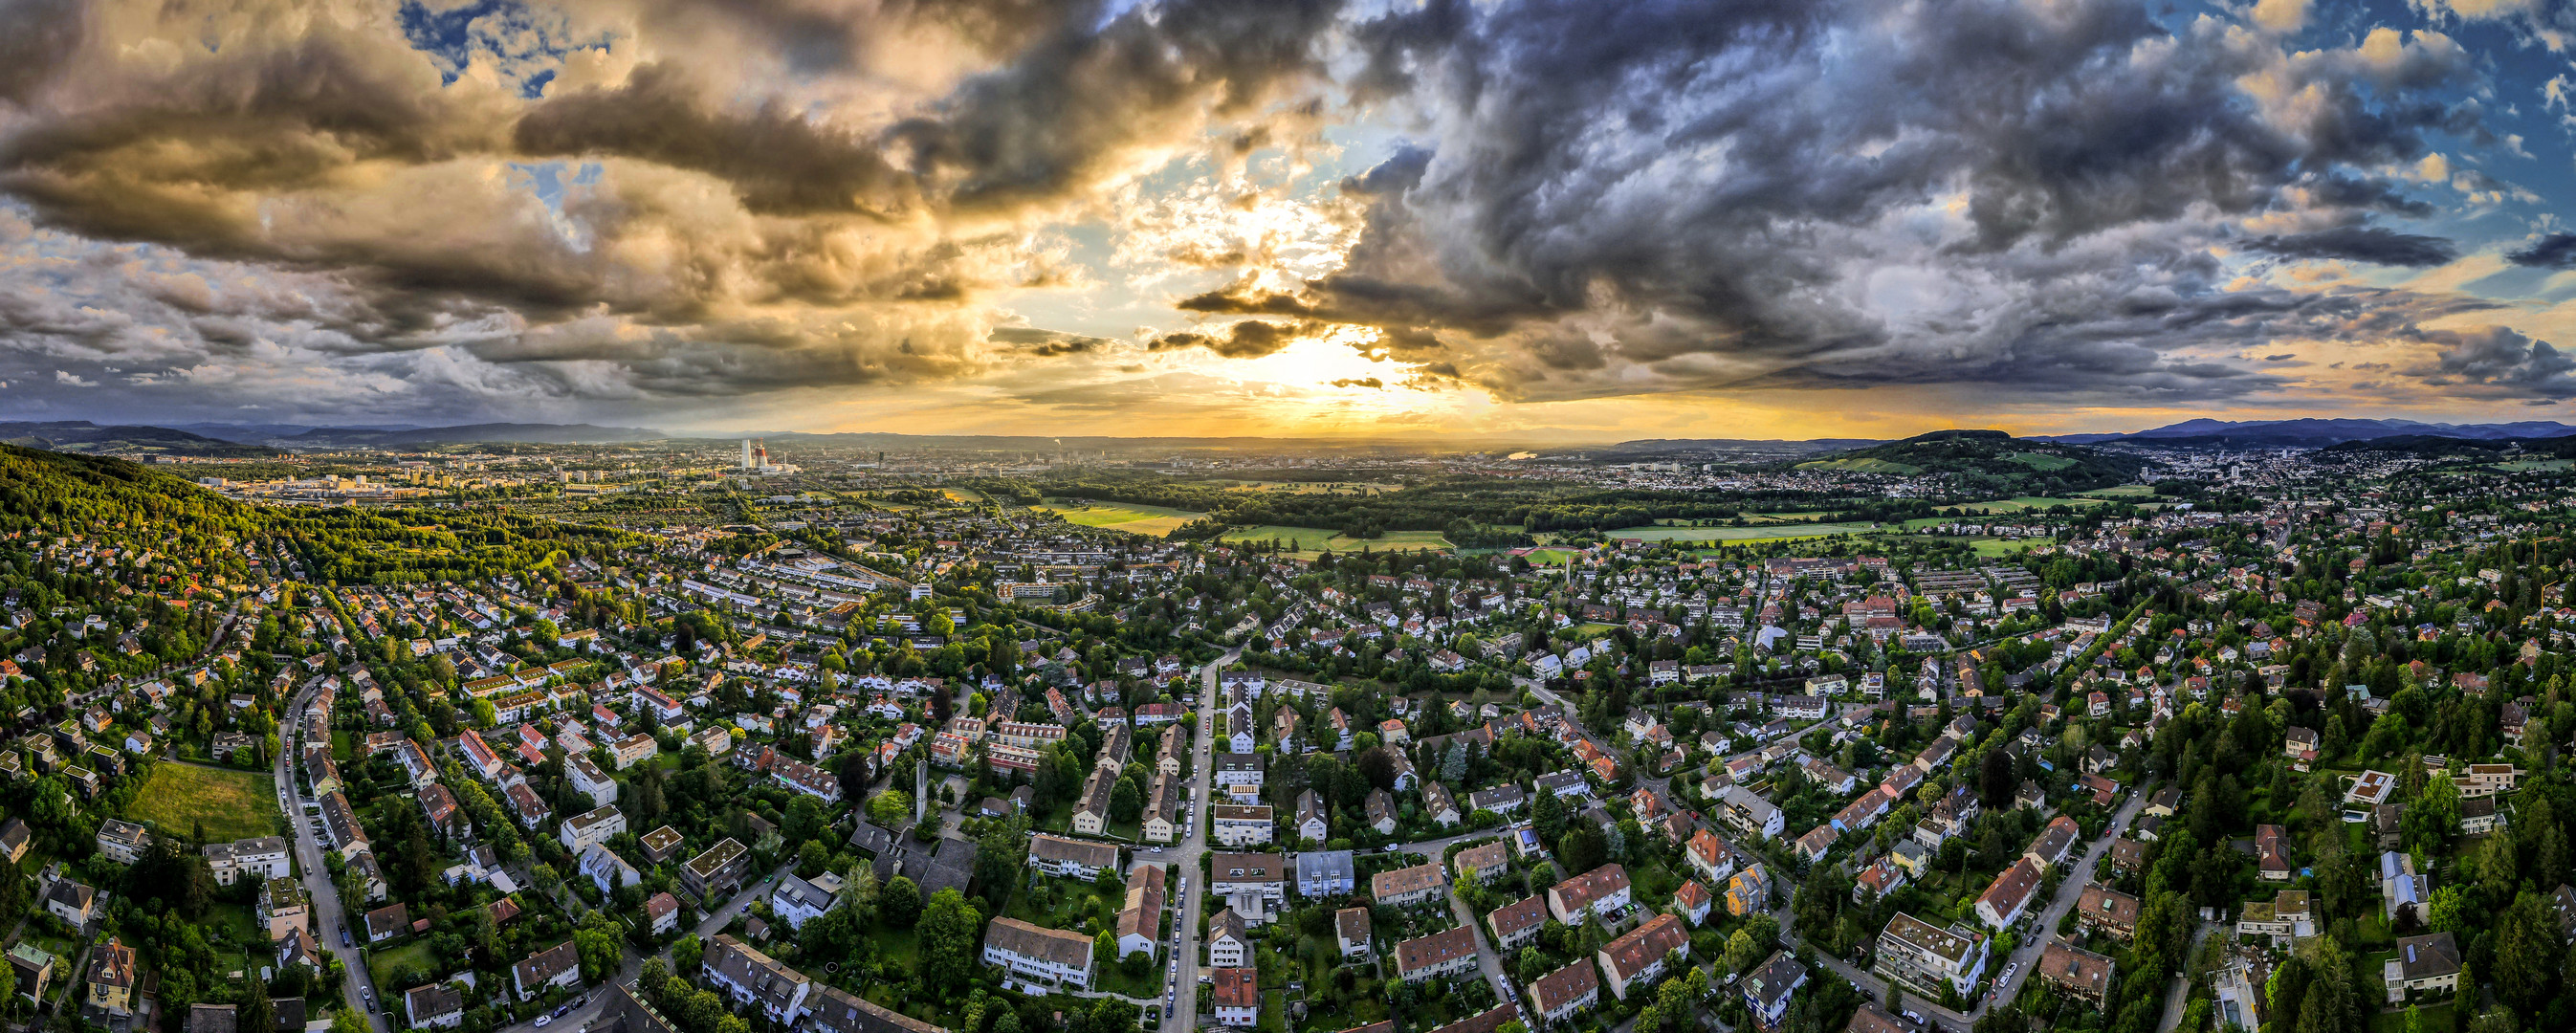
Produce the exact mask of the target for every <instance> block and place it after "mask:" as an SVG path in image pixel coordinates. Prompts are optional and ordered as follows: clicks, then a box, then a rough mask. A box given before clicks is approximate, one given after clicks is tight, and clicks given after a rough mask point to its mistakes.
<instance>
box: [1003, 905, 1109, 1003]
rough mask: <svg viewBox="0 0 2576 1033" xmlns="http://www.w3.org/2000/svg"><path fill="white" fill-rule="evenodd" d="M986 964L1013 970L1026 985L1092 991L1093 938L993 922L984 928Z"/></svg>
mask: <svg viewBox="0 0 2576 1033" xmlns="http://www.w3.org/2000/svg"><path fill="white" fill-rule="evenodd" d="M984 963H985V964H987V965H992V966H995V967H997V968H1004V969H1009V970H1010V971H1011V972H1012V973H1013V974H1014V975H1017V976H1018V977H1020V981H1021V982H1023V983H1027V982H1030V981H1033V980H1034V981H1041V982H1043V983H1046V984H1049V985H1059V986H1068V987H1071V988H1073V989H1076V990H1089V989H1091V937H1088V936H1084V935H1082V934H1081V933H1078V932H1073V931H1071V930H1066V929H1044V928H1040V927H1038V926H1034V925H1031V924H1029V923H1027V922H1023V921H1020V920H1019V919H1016V918H996V919H993V920H992V922H991V923H989V924H987V925H986V926H985V928H984Z"/></svg>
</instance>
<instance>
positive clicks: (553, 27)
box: [397, 0, 614, 98]
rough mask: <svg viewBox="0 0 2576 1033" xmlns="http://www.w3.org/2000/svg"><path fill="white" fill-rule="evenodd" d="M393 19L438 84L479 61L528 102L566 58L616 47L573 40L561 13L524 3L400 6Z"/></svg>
mask: <svg viewBox="0 0 2576 1033" xmlns="http://www.w3.org/2000/svg"><path fill="white" fill-rule="evenodd" d="M397 15H398V18H399V20H400V22H401V25H402V31H403V38H404V39H405V40H406V41H408V42H410V44H411V46H412V49H414V50H417V51H420V52H421V53H423V54H425V55H428V57H429V59H430V61H431V62H432V63H433V64H436V65H437V66H438V74H439V78H440V80H441V81H442V82H446V83H454V82H455V81H456V80H457V78H458V77H459V76H461V75H463V74H465V70H466V69H467V68H470V67H473V66H474V64H475V63H476V62H478V61H480V62H482V63H484V64H485V65H487V66H488V67H490V68H491V69H492V71H493V72H494V73H495V74H496V75H498V76H499V77H500V79H501V80H502V81H503V82H506V83H510V84H511V85H513V86H514V87H516V88H517V89H518V91H519V93H520V95H521V96H524V97H530V98H535V97H539V96H543V95H544V93H545V88H546V84H547V83H550V82H553V81H554V78H555V74H556V73H557V72H558V71H560V70H561V69H562V67H563V61H564V57H565V56H566V55H568V54H570V53H572V52H574V51H576V50H585V49H606V48H607V47H608V46H609V45H610V44H611V43H612V42H614V40H613V38H612V37H610V36H609V35H607V34H605V33H603V34H600V35H597V36H592V37H587V38H575V36H574V33H573V28H572V23H571V21H570V19H568V18H567V17H566V16H565V15H564V13H563V12H562V11H559V10H555V9H553V8H538V7H531V6H529V5H528V4H527V3H526V2H525V0H473V2H472V3H468V4H464V5H461V6H455V7H444V8H433V7H431V6H430V5H429V4H426V3H423V2H422V0H403V3H402V6H401V7H400V8H398V9H397Z"/></svg>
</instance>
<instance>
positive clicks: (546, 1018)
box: [537, 1015, 555, 1029]
mask: <svg viewBox="0 0 2576 1033" xmlns="http://www.w3.org/2000/svg"><path fill="white" fill-rule="evenodd" d="M553 1021H555V1017H554V1016H552V1015H539V1016H537V1028H539V1029H543V1028H545V1027H546V1025H547V1024H549V1023H552V1022H553Z"/></svg>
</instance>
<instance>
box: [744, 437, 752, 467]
mask: <svg viewBox="0 0 2576 1033" xmlns="http://www.w3.org/2000/svg"><path fill="white" fill-rule="evenodd" d="M742 468H743V469H745V470H748V469H751V439H750V438H744V439H742Z"/></svg>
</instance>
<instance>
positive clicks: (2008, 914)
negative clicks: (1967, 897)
mask: <svg viewBox="0 0 2576 1033" xmlns="http://www.w3.org/2000/svg"><path fill="white" fill-rule="evenodd" d="M2039 879H2040V870H2039V865H2037V864H2034V863H2032V862H2031V859H2030V858H2028V857H2020V858H2016V859H2014V861H2013V863H2012V867H2009V868H2006V869H2004V870H2003V872H2002V873H2001V874H1999V875H1996V876H1995V881H1994V883H1993V884H1992V885H1989V886H1987V887H1986V892H1985V893H1984V894H1983V895H1981V896H1979V897H1978V898H1977V917H1978V918H1980V919H1983V920H1985V923H1986V924H1987V925H1991V926H1993V927H1995V928H1997V929H2008V928H2011V927H2012V924H2013V923H2014V922H2018V921H2021V916H2022V912H2023V910H2024V909H2026V908H2028V907H2029V906H2030V899H2031V898H2032V897H2033V896H2036V895H2037V894H2038V892H2039Z"/></svg>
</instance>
